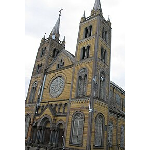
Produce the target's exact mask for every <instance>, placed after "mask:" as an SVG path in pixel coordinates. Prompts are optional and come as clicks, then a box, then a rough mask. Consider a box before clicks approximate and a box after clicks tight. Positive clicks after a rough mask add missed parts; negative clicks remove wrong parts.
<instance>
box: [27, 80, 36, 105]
mask: <svg viewBox="0 0 150 150" xmlns="http://www.w3.org/2000/svg"><path fill="white" fill-rule="evenodd" d="M36 87H37V82H36V81H35V82H34V83H33V85H32V87H31V92H30V98H29V103H33V101H34V97H35V92H36Z"/></svg>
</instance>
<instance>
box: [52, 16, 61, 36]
mask: <svg viewBox="0 0 150 150" xmlns="http://www.w3.org/2000/svg"><path fill="white" fill-rule="evenodd" d="M59 26H60V14H59V18H58V20H57V22H56V24H55V26H54V27H53V30H52V34H59Z"/></svg>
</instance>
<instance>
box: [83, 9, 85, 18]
mask: <svg viewBox="0 0 150 150" xmlns="http://www.w3.org/2000/svg"><path fill="white" fill-rule="evenodd" d="M83 17H84V18H85V10H84V14H83Z"/></svg>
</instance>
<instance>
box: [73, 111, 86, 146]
mask: <svg viewBox="0 0 150 150" xmlns="http://www.w3.org/2000/svg"><path fill="white" fill-rule="evenodd" d="M83 126H84V115H83V113H81V112H76V113H75V114H74V115H73V118H72V126H71V144H75V145H80V144H82V136H83Z"/></svg>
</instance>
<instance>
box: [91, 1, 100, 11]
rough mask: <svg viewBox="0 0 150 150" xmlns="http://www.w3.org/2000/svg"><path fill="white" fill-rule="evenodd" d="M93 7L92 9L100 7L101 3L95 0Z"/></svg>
mask: <svg viewBox="0 0 150 150" xmlns="http://www.w3.org/2000/svg"><path fill="white" fill-rule="evenodd" d="M93 9H94V10H98V9H101V3H100V0H95V4H94V7H93Z"/></svg>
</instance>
